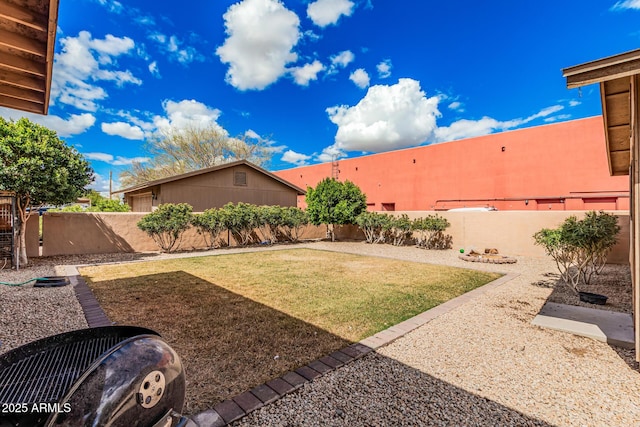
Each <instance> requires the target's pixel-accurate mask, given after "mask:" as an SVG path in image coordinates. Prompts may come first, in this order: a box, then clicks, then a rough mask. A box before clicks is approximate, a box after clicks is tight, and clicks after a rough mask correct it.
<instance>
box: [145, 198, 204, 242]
mask: <svg viewBox="0 0 640 427" xmlns="http://www.w3.org/2000/svg"><path fill="white" fill-rule="evenodd" d="M192 212H193V208H192V207H191V205H189V204H187V203H179V204H172V203H166V204H163V205H160V206H158V209H156V210H155V211H153V212H151V213H150V214H148V215H145V216H144V217H142V219H141V220H140V221H138V224H137V225H138V228H139V229H140V230H142V231H144V232H145V233H147V234H148V235H149V236H151V238H152V239H153V241H154V242H156V244H157V245H158V246H159V247H160V249H161V250H162V251H163V252H171V251H173V250H174V248H177V245H179V243H180V240H181V239H182V234H183V233H184V232H185V231H186V230H187V229H188V228H189V226H190V224H191V223H192V220H193V214H192Z"/></svg>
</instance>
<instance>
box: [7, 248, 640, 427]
mask: <svg viewBox="0 0 640 427" xmlns="http://www.w3.org/2000/svg"><path fill="white" fill-rule="evenodd" d="M297 247H311V248H314V249H323V250H337V251H344V252H351V253H361V254H369V255H378V256H386V257H392V258H398V259H404V260H410V261H418V262H432V263H439V264H445V265H452V266H458V267H464V268H474V269H479V270H488V271H501V272H506V273H519V274H520V276H518V277H517V278H515V279H514V280H512V281H510V282H508V283H506V284H505V285H503V286H501V287H499V288H496V289H494V290H492V291H490V292H488V293H486V294H484V295H482V296H480V297H479V298H477V299H476V300H474V301H472V302H470V303H467V304H465V305H463V306H462V307H460V308H458V309H455V310H453V311H451V312H449V313H447V314H445V315H443V316H441V317H439V318H437V319H435V320H433V321H431V322H429V323H427V324H426V325H424V326H422V327H420V328H418V329H417V330H415V331H413V332H411V333H409V334H407V335H406V336H404V337H402V338H400V339H398V340H397V341H395V342H393V343H392V344H390V345H388V346H386V347H383V348H381V349H379V350H378V351H377V352H375V353H371V354H369V355H367V356H365V357H364V358H362V359H359V360H356V361H355V362H353V363H351V364H350V365H348V366H346V367H343V368H340V369H338V370H336V371H333V372H331V373H329V374H326V375H324V376H322V377H321V378H318V379H316V380H315V381H313V382H311V383H309V384H307V385H305V386H304V387H302V388H301V389H299V390H297V391H296V392H294V393H292V394H289V395H287V396H285V397H284V398H282V399H280V400H278V401H276V402H275V403H273V404H271V405H267V406H265V407H264V408H262V409H260V410H258V411H255V412H253V413H251V414H250V415H249V416H247V417H245V418H244V419H242V420H240V421H238V422H236V423H235V424H234V425H236V426H298V425H300V426H316V425H317V426H325V425H332V426H347V425H348V426H378V425H380V426H387V425H393V426H396V425H398V426H401V425H447V426H448V425H456V426H458V425H460V426H476V425H477V426H503V425H504V426H507V425H513V426H526V425H545V426H546V425H554V426H640V403H639V402H640V374H639V373H638V370H637V364H636V363H635V362H634V361H633V352H632V351H625V350H621V349H615V348H612V347H610V346H608V345H606V344H603V343H601V342H597V341H593V340H591V339H588V338H582V337H576V336H572V335H569V334H565V333H562V332H556V331H551V330H546V329H541V328H538V327H534V326H532V325H531V320H532V319H533V317H534V316H535V315H536V314H537V312H538V311H539V310H540V308H541V307H542V305H543V304H544V302H545V301H546V300H547V298H548V297H549V295H550V294H551V292H552V289H551V288H549V287H546V286H537V285H533V284H534V283H548V281H549V276H548V274H549V273H554V269H555V266H554V265H553V263H552V262H551V260H548V259H533V258H520V257H518V262H517V263H516V264H511V265H488V264H477V263H465V262H463V261H461V260H459V259H458V258H457V254H456V253H455V252H454V251H424V250H419V249H416V248H412V247H402V248H397V247H393V246H389V245H366V244H364V243H361V242H355V243H349V242H336V243H330V242H319V243H310V244H303V245H299V246H297ZM280 248H284V249H286V248H287V247H286V246H284V247H282V246H281V247H277V248H264V249H267V250H277V249H280ZM264 249H262V248H261V250H264ZM236 251H237V250H231V249H229V250H219V251H214V252H213V253H217V254H224V253H231V252H236ZM194 255H196V256H198V255H208V253H198V254H194ZM174 256H183V255H181V254H177V255H170V256H166V255H163V256H142V257H141V256H134V257H132V256H128V258H127V257H126V256H125V257H123V258H124V259H140V258H146V259H162V258H168V257H174ZM191 256H193V255H191ZM119 259H120V257H110V256H102V257H97V258H96V257H84V258H78V257H65V258H60V259H56V260H41V261H40V260H38V261H36V265H34V266H33V267H29V268H28V269H25V270H22V271H20V272H6V271H5V272H2V271H0V281H11V282H17V281H20V280H24V279H27V278H31V277H37V276H42V275H54V274H56V271H55V270H54V269H53V267H52V266H51V265H50V264H51V263H53V262H55V263H64V264H77V263H88V264H92V263H100V262H104V261H111V262H117V261H118V260H119ZM0 324H1V325H2V327H0V340H1V341H2V347H0V353H2V352H5V351H8V350H9V349H10V348H13V347H15V346H18V345H21V344H24V343H26V342H29V341H32V340H34V339H37V338H40V337H43V336H47V335H51V334H53V333H58V332H63V331H66V330H71V329H76V328H81V327H86V324H85V323H84V317H83V315H82V312H81V310H80V307H79V305H78V304H77V302H76V300H75V297H74V296H73V289H72V288H71V287H70V286H68V287H64V288H55V289H34V288H33V287H32V286H31V285H28V286H26V287H20V288H8V287H6V286H0Z"/></svg>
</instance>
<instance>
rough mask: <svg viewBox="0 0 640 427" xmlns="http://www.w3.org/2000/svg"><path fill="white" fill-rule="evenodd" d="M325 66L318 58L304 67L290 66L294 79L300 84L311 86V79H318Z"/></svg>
mask: <svg viewBox="0 0 640 427" xmlns="http://www.w3.org/2000/svg"><path fill="white" fill-rule="evenodd" d="M324 69H325V66H324V65H322V62H320V61H318V60H317V59H316V60H315V61H313V63H311V64H305V65H303V66H302V67H294V68H290V69H289V70H290V72H291V74H292V75H293V79H294V80H295V82H296V83H297V84H299V85H300V86H309V82H310V81H311V80H317V79H318V73H319V72H320V71H323V70H324Z"/></svg>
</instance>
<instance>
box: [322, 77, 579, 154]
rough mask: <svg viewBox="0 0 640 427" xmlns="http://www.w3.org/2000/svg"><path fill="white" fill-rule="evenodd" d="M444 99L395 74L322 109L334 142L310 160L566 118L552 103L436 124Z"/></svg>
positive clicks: (414, 144) (392, 148)
mask: <svg viewBox="0 0 640 427" xmlns="http://www.w3.org/2000/svg"><path fill="white" fill-rule="evenodd" d="M445 99H447V97H445V96H442V95H436V96H432V97H430V98H428V97H427V96H426V94H425V93H424V92H423V91H422V89H421V88H420V83H419V82H418V81H416V80H413V79H409V78H404V79H400V80H399V81H398V83H396V84H394V85H376V86H372V87H370V88H369V90H368V91H367V94H366V95H365V96H364V97H363V98H362V99H361V100H360V101H359V102H358V103H357V104H356V105H355V106H346V105H341V106H335V107H330V108H327V110H326V111H327V114H328V115H329V119H330V120H331V121H332V122H333V123H335V124H336V125H338V130H337V132H336V135H335V140H334V144H333V145H330V146H328V147H326V148H324V149H323V150H322V152H321V153H320V154H317V155H314V159H315V160H318V161H321V162H327V161H330V160H332V159H333V158H340V157H344V156H345V155H346V153H347V152H350V151H360V152H382V151H388V150H397V149H401V148H407V147H414V146H417V145H420V144H423V143H426V142H429V143H434V142H444V141H453V140H456V139H462V138H471V137H475V136H481V135H487V134H490V133H493V132H499V131H504V130H509V129H515V128H517V127H520V126H522V125H525V124H527V123H529V122H532V121H534V120H536V119H544V120H545V122H551V121H556V120H564V119H567V118H570V116H569V115H563V114H560V115H555V116H554V114H555V113H557V112H559V111H561V110H563V109H564V107H563V106H562V105H552V106H550V107H546V108H543V109H542V110H540V111H538V112H537V113H534V114H532V115H530V116H528V117H524V118H515V119H511V120H505V121H500V120H496V119H494V118H492V117H487V116H485V117H482V118H481V119H478V120H470V119H461V120H457V121H455V122H453V123H451V124H450V125H449V126H442V127H439V126H438V124H437V119H438V118H439V117H441V114H440V111H439V109H438V104H439V103H440V102H441V101H444V100H445ZM456 102H457V101H453V102H452V103H450V104H449V107H452V106H453V107H457V108H460V107H461V106H462V104H460V105H455V103H456ZM452 104H454V105H452ZM459 111H460V110H459Z"/></svg>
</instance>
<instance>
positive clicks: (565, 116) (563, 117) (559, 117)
mask: <svg viewBox="0 0 640 427" xmlns="http://www.w3.org/2000/svg"><path fill="white" fill-rule="evenodd" d="M570 118H571V114H558V115H557V116H551V117H547V118H546V119H544V121H545V122H546V123H551V122H557V121H558V120H568V119H570Z"/></svg>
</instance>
